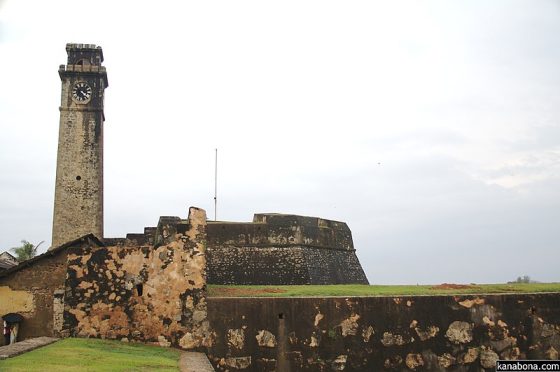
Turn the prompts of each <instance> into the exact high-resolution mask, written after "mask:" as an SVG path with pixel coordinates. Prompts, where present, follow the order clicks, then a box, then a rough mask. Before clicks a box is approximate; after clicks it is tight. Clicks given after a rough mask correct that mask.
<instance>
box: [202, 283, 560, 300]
mask: <svg viewBox="0 0 560 372" xmlns="http://www.w3.org/2000/svg"><path fill="white" fill-rule="evenodd" d="M537 292H560V283H515V284H449V283H444V284H440V285H361V284H348V285H278V286H263V285H209V286H208V293H209V296H210V297H327V296H345V297H346V296H349V297H350V296H406V295H450V294H484V293H537Z"/></svg>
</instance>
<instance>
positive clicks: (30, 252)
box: [10, 240, 44, 262]
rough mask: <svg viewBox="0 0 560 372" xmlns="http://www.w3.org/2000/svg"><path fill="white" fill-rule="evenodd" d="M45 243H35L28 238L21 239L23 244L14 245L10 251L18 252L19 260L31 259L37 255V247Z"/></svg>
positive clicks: (17, 257)
mask: <svg viewBox="0 0 560 372" xmlns="http://www.w3.org/2000/svg"><path fill="white" fill-rule="evenodd" d="M43 243H44V242H40V243H39V244H37V245H33V244H32V243H29V242H28V241H27V240H22V241H21V244H22V245H21V246H20V247H14V248H12V249H10V251H12V252H14V253H15V254H16V259H17V261H18V262H23V261H26V260H29V259H30V258H33V257H35V256H36V255H37V248H39V246H40V245H41V244H43Z"/></svg>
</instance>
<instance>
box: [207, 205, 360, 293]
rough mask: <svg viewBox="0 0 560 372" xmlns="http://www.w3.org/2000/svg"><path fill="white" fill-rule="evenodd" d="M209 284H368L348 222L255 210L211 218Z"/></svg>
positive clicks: (209, 224)
mask: <svg viewBox="0 0 560 372" xmlns="http://www.w3.org/2000/svg"><path fill="white" fill-rule="evenodd" d="M207 254H208V283H210V284H247V285H249V284H252V285H259V284H272V285H281V284H368V280H367V278H366V276H365V274H364V271H363V269H362V267H361V265H360V262H359V260H358V257H357V256H356V252H355V250H354V245H353V242H352V233H351V232H350V229H349V228H348V226H347V225H346V224H345V223H344V222H338V221H330V220H325V219H322V218H316V217H304V216H295V215H285V214H275V213H269V214H256V215H255V217H254V219H253V222H252V223H235V222H211V221H210V222H208V252H207Z"/></svg>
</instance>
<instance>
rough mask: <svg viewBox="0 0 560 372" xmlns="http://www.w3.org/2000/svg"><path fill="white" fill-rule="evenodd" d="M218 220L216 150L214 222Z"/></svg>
mask: <svg viewBox="0 0 560 372" xmlns="http://www.w3.org/2000/svg"><path fill="white" fill-rule="evenodd" d="M217 220H218V149H216V157H215V163H214V221H217Z"/></svg>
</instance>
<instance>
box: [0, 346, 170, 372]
mask: <svg viewBox="0 0 560 372" xmlns="http://www.w3.org/2000/svg"><path fill="white" fill-rule="evenodd" d="M179 354H180V353H179V351H177V350H174V349H168V348H161V347H157V346H148V345H142V344H134V343H130V344H129V343H124V342H121V341H109V340H98V339H81V338H66V339H64V340H61V341H58V342H55V343H54V344H51V345H47V346H45V347H41V348H39V349H36V350H33V351H30V352H27V353H25V354H22V355H19V356H17V357H14V358H10V359H6V360H2V361H0V371H3V372H4V371H6V372H19V371H22V372H23V371H25V372H28V371H31V372H32V371H56V372H65V371H84V372H85V371H88V372H89V371H91V372H94V371H101V372H105V371H107V372H109V371H111V372H113V371H115V372H119V371H174V372H176V371H178V370H179V367H178V362H179Z"/></svg>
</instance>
